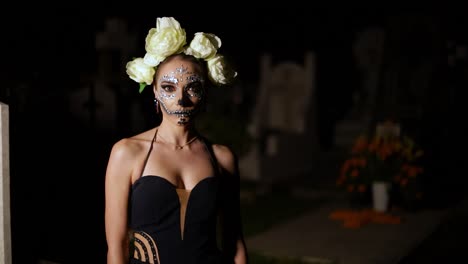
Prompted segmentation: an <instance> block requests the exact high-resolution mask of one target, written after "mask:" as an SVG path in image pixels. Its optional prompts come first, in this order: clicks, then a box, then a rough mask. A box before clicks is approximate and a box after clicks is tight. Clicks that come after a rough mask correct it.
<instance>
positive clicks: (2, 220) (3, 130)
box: [0, 102, 11, 264]
mask: <svg viewBox="0 0 468 264" xmlns="http://www.w3.org/2000/svg"><path fill="white" fill-rule="evenodd" d="M0 154H1V155H0V208H1V217H0V264H11V223H10V146H9V111H8V105H6V104H4V103H1V102H0Z"/></svg>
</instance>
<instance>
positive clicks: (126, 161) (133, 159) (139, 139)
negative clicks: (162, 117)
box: [108, 129, 154, 175]
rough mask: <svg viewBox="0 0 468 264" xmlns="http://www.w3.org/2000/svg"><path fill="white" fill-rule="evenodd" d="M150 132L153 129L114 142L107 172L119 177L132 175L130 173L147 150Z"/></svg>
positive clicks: (150, 136)
mask: <svg viewBox="0 0 468 264" xmlns="http://www.w3.org/2000/svg"><path fill="white" fill-rule="evenodd" d="M152 131H154V129H153V130H148V131H146V132H143V133H141V134H138V135H135V136H132V137H128V138H122V139H120V140H119V141H117V142H115V143H114V145H113V146H112V150H111V153H110V157H109V163H108V171H109V172H113V171H115V172H120V173H118V174H119V175H120V174H127V175H128V174H132V173H131V172H132V171H133V169H134V168H136V167H137V166H139V164H140V163H141V160H143V156H144V155H145V154H146V151H147V150H148V147H149V144H150V143H151V140H152ZM126 172H127V173H126Z"/></svg>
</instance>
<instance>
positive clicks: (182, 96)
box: [155, 59, 205, 124]
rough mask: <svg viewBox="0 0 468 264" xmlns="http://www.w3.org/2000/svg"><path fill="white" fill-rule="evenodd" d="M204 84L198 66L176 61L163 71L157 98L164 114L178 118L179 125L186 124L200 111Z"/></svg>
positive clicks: (171, 62) (156, 94) (159, 80)
mask: <svg viewBox="0 0 468 264" xmlns="http://www.w3.org/2000/svg"><path fill="white" fill-rule="evenodd" d="M204 84H205V80H204V78H203V77H202V75H201V74H199V70H198V67H197V65H195V64H194V63H190V62H187V61H181V60H176V59H175V60H174V61H170V62H168V63H167V64H165V65H164V68H163V69H161V73H160V77H159V79H158V80H157V88H156V91H155V96H156V99H157V100H158V101H159V102H160V104H161V108H162V109H163V110H164V112H166V113H167V114H168V115H169V116H176V117H177V118H178V121H177V122H178V123H179V124H186V123H188V122H189V121H190V120H191V118H192V117H193V116H194V115H195V114H196V113H197V112H198V111H199V108H200V105H201V104H202V101H203V99H204Z"/></svg>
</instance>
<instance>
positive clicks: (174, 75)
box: [160, 65, 205, 84]
mask: <svg viewBox="0 0 468 264" xmlns="http://www.w3.org/2000/svg"><path fill="white" fill-rule="evenodd" d="M187 74H189V76H187V77H186V78H185V80H186V81H189V82H195V81H200V82H204V81H205V80H204V79H203V77H201V76H199V75H198V74H195V73H194V72H191V71H189V70H188V67H184V65H181V66H180V67H177V68H176V69H175V71H172V72H170V73H169V74H165V75H163V76H162V77H161V78H160V81H166V82H171V83H174V84H178V83H179V82H181V81H182V80H183V76H182V75H187Z"/></svg>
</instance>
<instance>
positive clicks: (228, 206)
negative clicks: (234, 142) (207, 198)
mask: <svg viewBox="0 0 468 264" xmlns="http://www.w3.org/2000/svg"><path fill="white" fill-rule="evenodd" d="M213 150H214V152H215V155H216V158H217V160H218V162H219V164H220V165H221V167H222V170H223V174H224V175H223V178H224V179H223V183H224V184H223V187H224V188H225V189H224V191H225V192H224V194H225V198H224V201H225V202H224V206H225V208H223V209H222V210H223V215H222V216H221V217H222V223H223V233H224V234H223V250H224V251H225V252H226V253H227V254H228V255H232V256H233V258H234V263H235V264H246V263H248V255H247V248H246V245H245V240H244V235H243V231H242V221H241V220H242V219H241V215H240V175H239V167H238V161H237V157H236V156H235V155H234V153H233V152H232V151H231V150H230V149H229V148H227V147H225V146H220V145H215V146H214V147H213Z"/></svg>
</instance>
